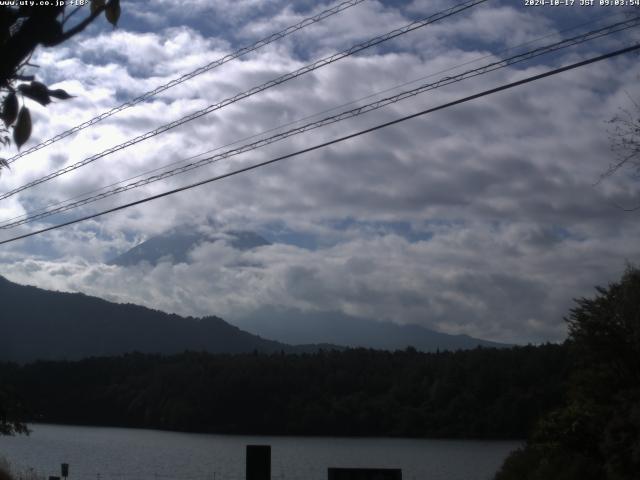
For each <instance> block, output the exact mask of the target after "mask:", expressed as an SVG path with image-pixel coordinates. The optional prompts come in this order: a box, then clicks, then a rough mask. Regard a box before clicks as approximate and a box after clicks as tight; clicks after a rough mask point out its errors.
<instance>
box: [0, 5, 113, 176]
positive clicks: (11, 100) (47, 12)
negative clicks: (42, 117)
mask: <svg viewBox="0 0 640 480" xmlns="http://www.w3.org/2000/svg"><path fill="white" fill-rule="evenodd" d="M24 3H28V2H24ZM47 3H50V5H47V6H44V5H38V6H27V5H21V6H19V7H18V6H0V59H2V60H1V61H0V92H1V94H2V95H3V97H2V109H1V111H0V119H1V120H2V121H3V122H4V124H3V126H2V127H0V143H2V144H3V145H5V146H6V145H8V144H9V143H10V141H11V140H10V138H9V135H8V133H9V128H13V135H12V136H13V142H14V143H15V144H16V146H17V147H18V148H20V147H21V146H22V145H23V144H24V143H25V142H26V141H27V140H28V139H29V136H30V135H31V129H32V125H31V114H30V112H29V109H28V107H27V106H26V105H25V100H24V99H25V97H26V98H28V99H30V100H32V101H35V102H38V103H39V104H41V105H45V106H46V105H48V104H49V103H51V99H52V98H56V99H60V100H66V99H69V98H71V96H70V95H69V94H68V93H67V92H65V91H64V90H60V89H55V90H51V89H49V88H48V87H47V86H46V85H44V84H43V83H41V82H38V81H36V79H35V77H34V76H33V75H25V74H24V70H25V69H26V68H27V67H30V66H32V65H31V64H30V63H29V61H30V59H31V56H32V55H33V52H34V51H35V49H36V48H37V47H38V46H42V47H55V46H57V45H60V44H61V43H63V42H65V41H66V40H68V39H70V38H71V37H73V36H74V35H77V34H78V33H80V32H82V31H83V30H84V29H85V28H86V27H87V26H89V25H90V24H91V23H92V22H93V21H94V20H95V19H96V18H97V17H98V16H99V15H100V14H101V13H102V12H104V13H105V16H106V18H107V20H108V21H109V22H110V23H111V24H112V25H114V27H115V25H116V24H117V22H118V19H119V17H120V0H109V1H108V2H107V1H106V0H91V1H90V2H89V5H90V7H89V11H88V12H87V15H86V16H85V17H84V18H83V19H82V20H80V21H78V22H76V23H73V22H72V20H74V21H75V18H76V14H77V13H78V12H80V11H81V10H82V9H83V5H78V6H76V7H75V8H73V9H69V8H67V6H66V5H64V2H53V1H52V2H47ZM56 3H59V4H60V5H56ZM82 3H84V2H82ZM20 103H22V106H20ZM3 167H8V164H7V162H6V160H4V159H0V169H2V168H3Z"/></svg>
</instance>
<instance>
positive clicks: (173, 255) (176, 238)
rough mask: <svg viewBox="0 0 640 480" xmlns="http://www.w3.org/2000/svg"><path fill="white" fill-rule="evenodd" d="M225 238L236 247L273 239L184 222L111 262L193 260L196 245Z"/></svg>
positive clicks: (245, 248)
mask: <svg viewBox="0 0 640 480" xmlns="http://www.w3.org/2000/svg"><path fill="white" fill-rule="evenodd" d="M221 240H226V241H227V242H228V243H229V245H231V246H232V247H233V248H236V249H238V250H243V251H245V250H251V249H254V248H258V247H262V246H265V245H271V243H270V242H268V241H267V240H265V239H264V238H262V237H261V236H260V235H258V234H256V233H254V232H248V231H238V230H230V231H226V232H222V233H216V234H212V233H204V232H201V231H198V230H197V229H195V228H194V227H189V226H184V227H180V228H175V229H173V230H170V231H169V232H166V233H163V234H161V235H157V236H155V237H151V238H149V239H148V240H146V241H145V242H142V243H141V244H139V245H137V246H135V247H133V248H132V249H131V250H128V251H126V252H125V253H123V254H122V255H119V256H118V257H116V258H114V259H112V260H110V261H109V262H107V263H108V264H109V265H119V266H121V267H129V266H133V265H137V264H138V263H141V262H148V263H150V264H152V265H155V264H157V263H158V262H160V260H168V261H170V262H171V263H189V252H191V251H192V250H193V249H194V248H196V247H197V246H199V245H201V244H203V243H206V242H218V241H221Z"/></svg>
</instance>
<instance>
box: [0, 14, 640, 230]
mask: <svg viewBox="0 0 640 480" xmlns="http://www.w3.org/2000/svg"><path fill="white" fill-rule="evenodd" d="M638 25H640V17H635V18H632V19H629V20H626V21H622V22H617V23H614V24H612V25H608V26H606V27H602V28H598V29H596V30H592V31H589V32H586V33H583V34H581V35H577V36H574V37H571V38H568V39H565V40H561V41H559V42H555V43H552V44H550V45H546V46H542V47H539V48H536V49H533V50H530V51H528V52H524V53H520V54H518V55H513V56H511V57H509V58H506V59H503V60H499V61H496V62H491V63H489V64H487V65H484V66H482V67H478V68H475V69H473V70H469V71H466V72H463V73H460V74H458V75H454V76H450V77H445V78H443V79H440V80H438V81H437V82H433V83H428V84H425V85H421V86H419V87H417V88H414V89H411V90H407V91H404V92H400V93H398V94H396V95H393V96H390V97H386V98H383V99H380V100H377V101H375V102H371V103H369V104H366V105H362V106H360V107H357V108H354V109H351V110H347V111H344V112H341V113H339V114H337V115H332V116H329V117H326V118H323V119H321V120H317V121H315V122H310V123H307V124H305V125H301V126H299V127H296V128H292V129H290V130H287V131H285V132H281V133H278V134H276V135H273V136H271V137H267V138H263V139H260V140H258V141H256V142H253V143H249V144H245V145H243V146H241V147H238V148H235V149H231V150H227V151H225V152H222V153H219V154H216V155H213V156H210V157H207V158H204V159H201V160H199V161H197V162H192V163H189V164H186V165H183V166H181V167H176V168H174V169H172V170H168V171H165V172H162V173H159V174H156V175H152V176H150V177H147V178H144V179H141V180H138V181H136V182H132V183H129V184H126V185H123V186H120V187H117V188H114V189H112V190H107V191H103V192H101V193H98V194H96V195H93V196H89V197H86V198H83V199H81V200H77V201H75V202H71V200H73V199H70V200H67V201H65V202H61V203H66V204H65V205H61V206H59V207H57V208H50V209H45V210H44V211H42V212H39V213H35V212H34V213H33V214H30V215H27V216H26V218H22V219H21V220H15V221H11V220H13V219H11V220H8V221H6V222H5V223H4V224H2V225H0V229H9V228H14V227H17V226H19V225H23V224H26V223H30V222H33V221H35V220H41V219H43V218H47V217H50V216H52V215H56V214H59V213H63V212H67V211H69V210H72V209H75V208H79V207H81V206H84V205H88V204H89V203H94V202H97V201H99V200H103V199H105V198H108V197H111V196H113V195H117V194H120V193H124V192H126V191H129V190H132V189H134V188H139V187H142V186H144V185H148V184H150V183H154V182H157V181H160V180H163V179H165V178H169V177H172V176H175V175H179V174H182V173H186V172H188V171H191V170H194V169H196V168H200V167H203V166H205V165H208V164H211V163H216V162H219V161H221V160H223V159H227V158H230V157H232V156H236V155H240V154H242V153H246V152H249V151H251V150H255V149H257V148H260V147H263V146H266V145H270V144H272V143H275V142H278V141H281V140H284V139H286V138H289V137H291V136H294V135H298V134H301V133H304V132H307V131H310V130H314V129H317V128H320V127H324V126H327V125H330V124H333V123H337V122H339V121H343V120H346V119H348V118H353V117H356V116H360V115H363V114H365V113H369V112H372V111H374V110H378V109H380V108H383V107H385V106H388V105H391V104H393V103H397V102H399V101H402V100H406V99H407V98H411V97H414V96H416V95H419V94H421V93H425V92H427V91H431V90H435V89H437V88H440V87H444V86H446V85H451V84H453V83H458V82H461V81H463V80H466V79H469V78H474V77H477V76H479V75H485V74H487V73H490V72H493V71H496V70H499V69H502V68H506V67H508V66H511V65H515V64H517V63H520V62H523V61H526V60H531V59H533V58H536V57H539V56H541V55H545V54H548V53H551V52H556V51H558V50H561V49H565V48H568V47H571V46H575V45H579V44H582V43H585V42H587V41H591V40H595V39H598V38H602V37H604V36H606V35H611V34H613V33H617V32H620V31H623V30H627V29H629V28H633V27H636V26H638ZM198 156H200V155H197V156H195V157H198ZM192 158H194V157H192ZM175 163H184V162H174V164H175ZM67 202H71V203H67Z"/></svg>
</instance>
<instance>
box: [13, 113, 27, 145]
mask: <svg viewBox="0 0 640 480" xmlns="http://www.w3.org/2000/svg"><path fill="white" fill-rule="evenodd" d="M30 136H31V114H30V113H29V109H28V108H27V107H24V106H23V107H22V108H21V109H20V113H18V121H17V122H16V126H15V127H13V141H14V142H15V143H16V146H17V147H18V150H20V147H21V146H22V145H24V144H25V142H26V141H27V140H29V137H30Z"/></svg>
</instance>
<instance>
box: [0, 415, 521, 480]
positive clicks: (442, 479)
mask: <svg viewBox="0 0 640 480" xmlns="http://www.w3.org/2000/svg"><path fill="white" fill-rule="evenodd" d="M30 428H31V429H32V431H33V432H32V434H31V435H30V436H29V437H25V436H17V437H0V456H4V457H5V458H6V459H7V460H9V461H10V462H11V464H12V466H13V467H14V469H15V470H16V471H22V472H25V471H27V469H29V468H32V469H34V471H35V472H37V473H40V474H42V475H43V476H45V478H48V476H49V475H59V474H60V463H62V462H65V463H69V464H70V476H69V480H112V479H113V480H134V479H135V480H173V479H182V480H240V479H244V476H245V446H246V445H249V444H267V445H271V471H272V479H273V480H280V479H282V480H285V479H291V480H326V478H327V467H387V468H401V469H402V473H403V479H404V480H489V479H490V478H492V476H493V474H494V473H495V472H496V471H497V469H498V468H499V466H500V465H501V463H502V461H503V460H504V459H505V458H506V456H507V455H508V453H509V452H510V451H512V450H514V449H515V448H517V447H518V446H519V445H520V442H513V441H467V440H416V439H398V438H334V437H271V436H245V435H209V434H193V433H177V432H165V431H157V430H139V429H130V428H102V427H76V426H66V425H40V424H38V425H31V426H30Z"/></svg>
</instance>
